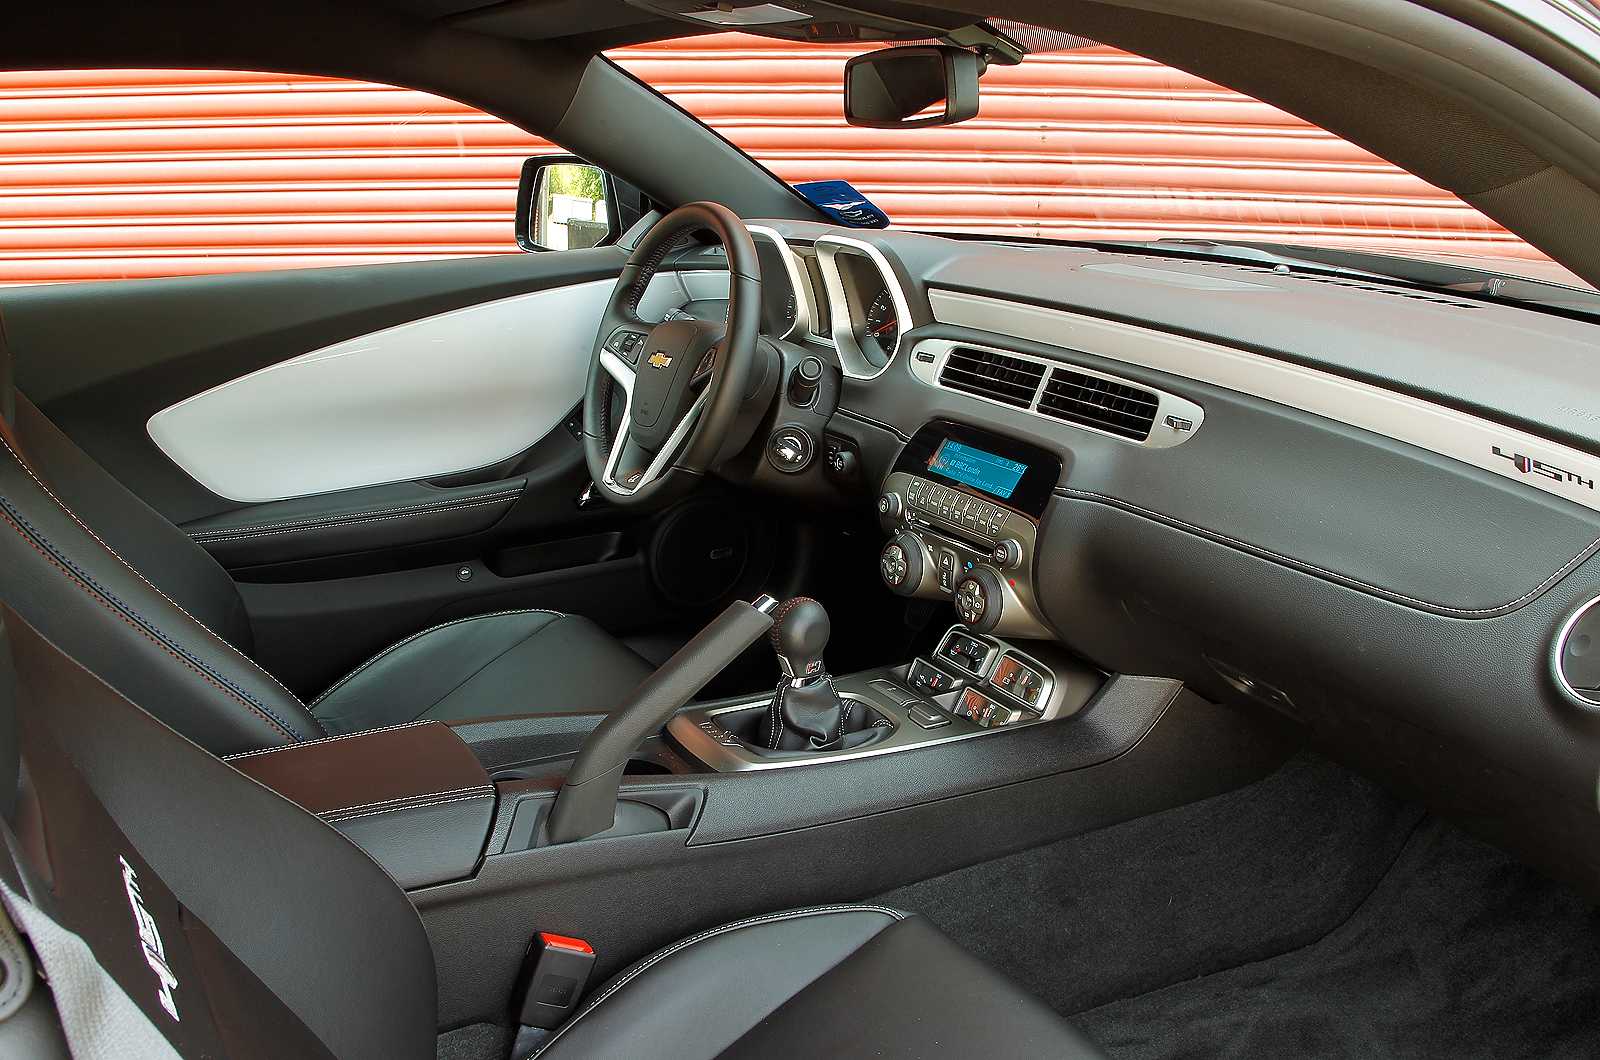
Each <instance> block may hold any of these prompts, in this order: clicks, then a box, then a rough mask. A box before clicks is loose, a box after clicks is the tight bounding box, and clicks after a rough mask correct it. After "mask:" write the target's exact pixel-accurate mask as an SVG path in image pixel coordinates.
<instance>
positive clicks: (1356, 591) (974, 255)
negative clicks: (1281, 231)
mask: <svg viewBox="0 0 1600 1060" xmlns="http://www.w3.org/2000/svg"><path fill="white" fill-rule="evenodd" d="M751 230H752V234H753V235H754V236H755V237H756V239H757V241H758V245H759V246H760V248H761V253H762V262H763V282H764V285H765V286H766V289H767V291H768V294H767V296H766V297H767V299H768V305H769V306H775V305H779V304H781V305H783V306H789V305H792V306H793V307H794V308H793V311H792V313H784V314H777V315H776V316H775V317H773V318H772V319H771V320H770V321H769V327H768V330H767V334H768V336H769V340H770V341H772V342H774V343H775V344H777V345H778V346H780V347H781V348H782V349H783V351H784V365H785V371H788V370H789V366H791V365H794V364H798V363H799V361H800V360H801V359H803V358H806V357H812V358H816V359H818V360H820V361H822V362H823V363H824V364H826V365H827V367H828V369H829V371H830V372H833V373H835V374H836V378H837V382H838V385H837V391H836V394H837V396H836V399H833V400H832V401H831V404H829V406H828V407H826V408H821V407H819V408H814V409H811V410H809V411H808V410H805V409H799V408H793V407H789V406H788V405H786V404H785V405H783V406H782V407H780V408H779V409H778V410H776V412H775V413H774V416H773V420H772V421H771V422H770V424H769V427H770V428H772V429H777V428H779V427H783V426H785V425H789V426H798V427H799V428H800V429H802V430H803V431H808V432H810V433H811V434H812V435H813V436H814V439H813V440H814V442H815V446H814V448H815V451H816V453H817V454H818V457H817V459H816V460H815V461H814V462H812V463H811V464H809V465H808V466H807V467H806V468H804V469H801V470H800V471H795V470H794V469H786V470H783V471H781V472H780V471H778V470H776V469H775V468H773V467H772V466H771V461H770V460H769V461H768V462H767V464H766V465H764V466H761V467H758V468H754V469H747V470H746V472H745V473H744V474H742V475H741V476H740V477H741V478H742V479H743V480H744V481H748V482H750V483H751V484H753V485H756V486H758V487H764V488H770V489H777V490H783V491H786V492H789V493H791V494H795V495H798V496H801V497H803V498H804V499H806V500H808V501H811V502H813V503H817V504H823V505H829V506H833V507H838V508H853V509H855V510H858V511H861V512H863V514H870V515H871V516H873V517H875V518H876V521H877V525H878V528H879V531H880V532H881V534H882V543H883V551H882V553H881V554H880V562H879V575H880V577H881V578H882V579H883V581H884V583H885V586H886V587H887V588H888V589H889V591H892V592H896V593H899V594H901V595H903V596H907V597H909V598H915V599H928V600H940V601H945V602H949V603H950V604H952V605H953V606H954V607H955V609H956V611H957V613H958V616H959V617H960V618H961V619H962V621H963V622H964V623H965V624H966V625H967V626H969V627H971V628H973V629H974V630H976V631H978V632H980V633H982V632H995V633H996V634H997V635H1005V636H1007V637H1013V638H1030V637H1031V638H1037V639H1039V640H1052V641H1059V642H1060V643H1061V644H1063V645H1064V646H1065V647H1066V648H1067V649H1068V650H1070V651H1071V652H1073V653H1075V654H1077V655H1079V656H1080V657H1082V658H1083V659H1085V660H1087V661H1089V662H1090V663H1092V664H1094V665H1095V666H1099V667H1102V668H1104V669H1106V670H1111V671H1115V672H1121V673H1127V674H1147V675H1152V676H1163V677H1176V678H1181V679H1182V680H1184V681H1185V682H1187V683H1188V684H1189V685H1190V686H1191V687H1193V688H1195V689H1196V691H1198V692H1200V693H1201V694H1202V695H1205V696H1206V697H1208V698H1211V699H1213V700H1217V701H1223V702H1228V703H1231V704H1233V705H1235V706H1237V707H1239V708H1240V709H1242V710H1245V711H1247V712H1250V713H1254V714H1256V715H1257V716H1259V717H1261V718H1263V719H1264V720H1267V721H1268V722H1269V723H1270V724H1273V725H1277V726H1281V727H1282V728H1283V730H1284V731H1285V732H1287V733H1291V734H1293V735H1295V736H1296V737H1298V738H1301V739H1303V740H1307V741H1309V742H1311V743H1313V744H1315V745H1317V746H1319V747H1321V748H1322V749H1324V750H1325V751H1327V752H1328V753H1330V754H1333V755H1335V756H1336V757H1341V758H1343V759H1345V760H1347V761H1350V762H1351V763H1352V764H1355V765H1358V766H1360V767H1363V768H1365V769H1367V770H1368V771H1369V772H1374V773H1377V774H1380V775H1383V776H1385V777H1386V778H1387V780H1388V782H1390V783H1391V784H1392V785H1394V786H1396V787H1397V788H1398V790H1401V791H1404V792H1407V793H1409V794H1411V795H1412V797H1414V798H1417V799H1418V800H1419V801H1422V802H1424V803H1425V804H1428V805H1434V806H1443V807H1446V808H1453V809H1454V810H1456V811H1458V816H1459V813H1460V812H1467V813H1470V814H1476V815H1478V816H1479V817H1484V816H1485V815H1487V816H1488V817H1489V818H1494V817H1495V815H1496V814H1501V815H1503V814H1504V813H1505V812H1506V808H1507V807H1513V806H1514V807H1516V808H1517V818H1516V819H1517V820H1518V821H1519V822H1521V823H1520V824H1518V825H1517V826H1516V827H1517V828H1520V829H1521V830H1522V831H1523V832H1525V833H1527V834H1528V835H1538V834H1545V835H1546V836H1549V835H1553V834H1555V831H1559V829H1561V828H1570V821H1568V823H1566V824H1562V825H1560V826H1559V827H1558V826H1557V825H1555V824H1553V823H1550V822H1549V821H1547V822H1546V823H1547V826H1548V827H1546V828H1545V829H1544V830H1543V833H1541V830H1540V829H1538V828H1535V829H1532V830H1531V831H1530V830H1529V829H1528V828H1526V827H1525V825H1526V819H1527V813H1526V811H1527V807H1528V806H1529V805H1533V804H1538V805H1541V806H1544V807H1545V811H1544V812H1546V813H1547V814H1548V816H1549V817H1550V818H1551V820H1552V821H1553V820H1554V819H1555V818H1558V817H1562V815H1564V814H1567V813H1568V811H1570V810H1572V809H1573V808H1574V807H1581V808H1582V809H1583V811H1584V816H1583V820H1584V821H1585V822H1586V824H1585V827H1586V828H1589V827H1590V826H1591V825H1593V824H1594V823H1595V820H1600V818H1595V814H1594V809H1595V799H1596V796H1595V784H1596V777H1597V775H1600V707H1597V706H1596V704H1597V703H1600V691H1596V689H1597V688H1600V678H1597V677H1595V676H1594V673H1600V670H1594V667H1595V665H1596V664H1594V663H1593V662H1592V661H1586V660H1584V659H1581V658H1580V656H1581V655H1582V654H1584V653H1585V652H1587V651H1588V649H1589V645H1590V644H1591V643H1592V640H1591V638H1590V632H1591V627H1593V630H1595V631H1600V606H1591V605H1593V604H1594V601H1595V600H1596V599H1597V598H1600V560H1597V559H1596V558H1595V554H1596V552H1597V551H1600V492H1597V491H1596V488H1595V486H1594V482H1595V479H1596V478H1597V477H1600V457H1597V456H1596V455H1595V454H1597V453H1600V414H1592V413H1591V412H1590V410H1600V374H1597V372H1596V371H1595V369H1594V368H1593V367H1592V366H1593V365H1594V364H1595V363H1597V362H1596V355H1597V354H1600V327H1597V325H1595V324H1592V323H1589V322H1588V321H1585V320H1581V319H1576V318H1574V317H1571V316H1562V315H1557V314H1547V313H1540V312H1536V311H1533V310H1529V309H1525V308H1520V307H1516V306H1513V305H1509V304H1504V303H1496V302H1493V301H1490V300H1483V299H1474V298H1470V297H1466V296H1461V297H1457V296H1455V295H1453V294H1451V293H1450V292H1434V291H1421V290H1418V289H1415V288H1406V287H1403V286H1398V285H1396V286H1389V285H1385V284H1382V283H1379V282H1368V281H1365V280H1362V281H1355V280H1351V279H1348V278H1345V277H1337V276H1331V275H1326V274H1320V273H1317V272H1314V271H1310V270H1307V271H1299V270H1292V271H1290V272H1289V273H1281V272H1274V271H1273V270H1272V269H1271V267H1270V266H1268V267H1261V268H1257V267H1251V266H1246V265H1239V264H1232V263H1221V262H1206V261H1195V260H1178V259H1171V258H1161V257H1152V256H1148V255H1141V254H1136V253H1119V252H1115V251H1112V250H1109V249H1106V250H1093V249H1088V248H1073V247H1059V246H1049V245H1038V246H1034V245H1019V244H1008V243H1003V242H983V241H964V240H955V239H948V238H941V237H937V236H930V235H923V234H918V233H910V232H899V231H874V232H863V231H861V230H843V229H838V228H832V227H828V226H823V225H814V224H806V223H796V222H775V221H774V222H757V223H755V224H753V225H752V226H751ZM696 253H700V252H696ZM676 267H678V268H680V269H681V268H683V267H684V266H683V265H682V264H680V265H678V266H676ZM1594 635H1595V636H1600V632H1595V633H1594ZM1591 670H1593V671H1594V672H1593V673H1591V672H1590V671H1591ZM1464 807H1465V810H1463V808H1464ZM1562 819H1563V820H1566V818H1564V817H1562ZM1509 827H1510V826H1508V828H1509ZM1515 830H1516V829H1511V831H1513V832H1514V831H1515ZM1592 831H1593V833H1594V838H1595V839H1596V844H1595V849H1596V850H1597V851H1600V827H1596V828H1593V829H1592ZM1533 841H1534V840H1532V839H1528V840H1526V842H1533ZM1506 842H1507V843H1508V844H1510V845H1512V846H1513V847H1515V844H1516V842H1521V840H1516V839H1515V836H1513V837H1512V838H1511V839H1508V840H1506ZM1562 849H1563V850H1565V851H1567V853H1566V854H1563V855H1561V856H1569V855H1570V854H1571V844H1570V842H1568V843H1565V845H1564V846H1562ZM1583 856H1584V857H1588V856H1589V855H1587V854H1585V855H1583ZM1546 860H1548V859H1546ZM1596 868H1597V869H1600V854H1597V855H1596Z"/></svg>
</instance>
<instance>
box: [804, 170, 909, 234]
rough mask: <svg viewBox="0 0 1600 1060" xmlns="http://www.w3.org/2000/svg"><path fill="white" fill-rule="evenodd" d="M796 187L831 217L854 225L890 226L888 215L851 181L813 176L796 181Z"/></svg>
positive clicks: (863, 226) (853, 226) (870, 226)
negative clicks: (811, 178)
mask: <svg viewBox="0 0 1600 1060" xmlns="http://www.w3.org/2000/svg"><path fill="white" fill-rule="evenodd" d="M794 190H795V191H798V192H799V193H800V194H801V195H804V196H805V197H806V198H808V199H810V200H811V202H812V203H813V204H814V205H815V206H817V207H818V208H819V209H821V210H822V211H823V212H824V213H826V214H828V215H829V216H830V217H833V218H835V219H836V220H838V221H841V222H843V223H844V224H847V225H850V226H851V227H852V228H888V227H889V215H888V214H886V213H884V212H883V211H882V210H880V209H878V208H877V207H876V206H874V205H872V203H870V202H868V201H867V197H866V196H865V195H863V194H861V193H860V192H859V191H857V190H856V189H854V188H852V187H851V186H850V183H849V182H848V181H844V180H811V181H807V182H806V183H804V184H796V185H795V186H794Z"/></svg>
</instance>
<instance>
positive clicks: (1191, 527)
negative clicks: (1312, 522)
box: [1056, 488, 1600, 618]
mask: <svg viewBox="0 0 1600 1060" xmlns="http://www.w3.org/2000/svg"><path fill="white" fill-rule="evenodd" d="M1056 493H1058V494H1060V495H1061V496H1063V497H1067V498H1069V499H1077V500H1086V501H1091V502H1094V503H1098V504H1104V505H1107V506H1109V507H1112V508H1121V509H1123V510H1124V511H1128V512H1132V513H1134V514H1136V515H1143V516H1147V517H1149V518H1151V519H1154V520H1156V521H1157V522H1162V523H1166V524H1168V525H1169V526H1175V527H1178V528H1179V529H1182V530H1188V531H1192V532H1193V533H1195V534H1197V535H1199V536H1201V537H1205V538H1209V539H1211V540H1213V541H1216V542H1218V543H1220V544H1225V545H1231V546H1233V547H1235V548H1238V549H1240V550H1242V551H1245V552H1250V553H1253V554H1255V555H1257V556H1260V557H1262V558H1263V559H1270V560H1274V561H1276V562H1280V563H1283V564H1285V565H1287V566H1290V567H1295V568H1297V569H1299V570H1303V571H1305V572H1306V573H1309V574H1315V575H1317V576H1318V577H1322V578H1326V579H1328V580H1329V581H1333V582H1337V583H1339V584H1342V585H1345V586H1347V587H1349V588H1353V589H1359V590H1361V591H1364V592H1369V593H1371V594H1373V595H1375V596H1380V597H1384V598H1385V599H1389V600H1393V601H1396V602H1398V603H1404V604H1414V605H1416V606H1417V607H1419V608H1423V609H1425V610H1429V611H1434V612H1437V613H1439V614H1443V615H1449V616H1455V617H1462V618H1498V617H1499V616H1501V615H1505V614H1509V613H1510V612H1512V611H1515V610H1516V609H1517V608H1519V607H1521V606H1522V605H1523V604H1526V603H1528V602H1529V601H1530V600H1532V599H1534V598H1535V597H1537V596H1539V595H1541V594H1542V593H1544V592H1545V590H1547V589H1549V588H1550V587H1551V586H1552V585H1554V584H1556V582H1558V581H1560V580H1561V579H1562V578H1565V577H1566V576H1567V575H1568V574H1570V573H1571V572H1572V571H1573V570H1574V569H1575V568H1577V566H1578V565H1579V564H1581V563H1582V562H1583V561H1584V560H1586V559H1588V558H1589V557H1590V556H1592V555H1594V554H1595V552H1596V551H1600V538H1596V539H1595V540H1594V542H1593V543H1591V544H1590V545H1589V547H1588V548H1586V549H1584V550H1583V551H1582V552H1579V553H1578V554H1577V555H1576V556H1574V557H1573V558H1572V559H1571V560H1569V561H1567V563H1566V564H1565V565H1563V566H1562V567H1561V568H1560V569H1559V570H1557V571H1556V572H1555V573H1554V574H1552V575H1550V577H1548V578H1546V579H1545V580H1544V581H1542V582H1540V583H1539V584H1538V585H1536V586H1534V587H1533V588H1532V589H1530V590H1528V591H1527V592H1526V593H1523V594H1522V595H1521V596H1519V597H1517V598H1516V599H1515V600H1511V601H1509V602H1508V603H1504V604H1500V605H1499V606H1497V607H1485V608H1476V609H1473V608H1462V607H1451V606H1449V605H1448V604H1436V603H1433V602H1432V601H1430V600H1422V599H1418V598H1417V597H1415V596H1407V595H1406V594H1405V593H1400V592H1396V591H1394V590H1393V589H1385V588H1383V587H1382V586H1379V585H1373V584H1372V583H1371V582H1365V581H1362V580H1361V579H1360V578H1354V577H1351V576H1350V575H1348V574H1340V573H1338V572H1337V571H1331V570H1328V569H1327V568H1325V567H1319V566H1317V565H1316V564H1314V563H1307V562H1306V561H1305V560H1300V559H1295V558H1293V557H1292V556H1285V555H1283V554H1282V553H1279V552H1274V551H1272V550H1271V549H1267V548H1262V547H1261V546H1260V545H1253V544H1251V543H1250V542H1248V541H1241V540H1240V539H1238V538H1236V537H1229V536H1228V535H1227V534H1224V533H1220V532H1218V531H1216V530H1208V529H1206V528H1205V527H1203V526H1196V525H1195V524H1193V523H1189V522H1185V521H1184V520H1182V519H1179V518H1177V517H1175V516H1171V515H1163V514H1162V513H1160V512H1155V511H1151V510H1150V509H1149V508H1141V507H1140V506H1139V505H1137V504H1132V503H1130V502H1128V501H1124V500H1121V499H1119V498H1117V497H1108V496H1106V495H1105V494H1102V493H1090V492H1088V491H1086V490H1074V489H1067V488H1058V489H1057V490H1056Z"/></svg>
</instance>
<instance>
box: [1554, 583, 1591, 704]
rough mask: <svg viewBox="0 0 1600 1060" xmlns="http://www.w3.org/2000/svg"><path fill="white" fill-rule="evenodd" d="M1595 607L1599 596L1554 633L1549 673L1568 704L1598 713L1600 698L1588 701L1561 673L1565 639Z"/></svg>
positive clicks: (1581, 606) (1579, 609) (1572, 615)
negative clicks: (1553, 677)
mask: <svg viewBox="0 0 1600 1060" xmlns="http://www.w3.org/2000/svg"><path fill="white" fill-rule="evenodd" d="M1596 606H1600V596H1595V597H1592V598H1590V599H1589V600H1588V601H1586V602H1585V603H1583V604H1582V605H1580V606H1579V607H1578V608H1577V609H1576V610H1575V611H1573V612H1572V614H1570V615H1568V616H1567V620H1566V621H1565V622H1563V623H1561V628H1560V629H1559V630H1557V631H1556V637H1555V640H1554V641H1552V642H1551V644H1550V672H1551V673H1552V674H1553V675H1554V676H1555V679H1556V687H1557V688H1559V689H1561V692H1562V694H1563V695H1565V696H1566V697H1567V699H1568V700H1569V701H1570V702H1572V703H1574V704H1576V705H1577V706H1580V707H1582V708H1583V709H1584V710H1592V711H1600V698H1597V699H1590V698H1589V697H1588V696H1585V695H1584V694H1583V693H1582V692H1579V691H1578V690H1577V689H1576V688H1573V687H1572V684H1571V682H1569V681H1568V680H1567V675H1566V674H1564V673H1562V672H1561V656H1562V654H1563V653H1564V652H1565V650H1566V644H1567V637H1568V636H1570V635H1571V634H1572V627H1573V626H1576V625H1577V624H1578V622H1579V620H1580V619H1582V618H1583V616H1584V615H1587V614H1588V613H1589V612H1590V611H1592V610H1594V608H1595V607H1596ZM1596 695H1597V696H1600V693H1596Z"/></svg>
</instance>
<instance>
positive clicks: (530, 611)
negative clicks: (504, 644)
mask: <svg viewBox="0 0 1600 1060" xmlns="http://www.w3.org/2000/svg"><path fill="white" fill-rule="evenodd" d="M506 615H555V616H556V617H557V618H566V617H568V616H567V615H566V614H564V613H563V612H561V611H551V610H550V609H549V608H546V607H526V608H522V609H521V610H517V611H493V612H490V613H489V614H487V615H469V616H468V617H466V618H456V619H452V620H451V621H449V622H441V623H439V624H438V625H437V626H429V627H428V628H427V629H425V630H423V631H422V632H421V633H413V634H412V635H411V636H409V637H407V638H406V639H405V640H402V641H398V642H396V643H394V644H391V645H389V646H388V647H387V648H385V649H383V650H382V651H380V652H379V653H378V654H376V655H374V656H373V657H372V658H370V659H368V660H367V661H366V662H364V663H362V664H361V665H360V666H358V667H356V668H355V669H354V670H351V671H350V672H349V673H347V674H345V675H344V676H343V677H341V678H339V680H337V681H335V682H334V683H333V685H332V686H331V687H330V688H329V689H328V690H327V691H326V692H324V693H322V695H320V696H318V697H317V698H316V699H314V700H312V701H311V706H310V709H311V710H313V711H315V710H316V709H317V706H318V705H319V704H320V703H321V702H322V701H323V700H325V699H327V698H328V697H329V696H331V695H333V694H334V693H335V692H337V691H339V689H340V688H341V687H343V686H344V685H346V684H348V683H349V682H350V681H351V680H353V679H354V678H355V677H356V676H358V675H359V674H360V673H361V672H362V671H363V670H365V669H367V667H369V666H372V665H374V664H376V663H377V662H378V661H379V660H381V659H382V658H383V657H384V656H386V655H388V654H389V653H390V652H393V651H398V650H400V649H401V648H403V647H405V646H406V645H407V644H410V643H411V642H412V641H414V640H416V639H417V638H418V637H426V636H427V635H428V634H429V633H432V632H434V631H435V630H439V629H444V628H445V627H447V626H456V625H460V624H461V623H463V622H476V621H478V620H479V619H481V618H503V617H504V616H506ZM540 628H543V627H540ZM534 632H535V633H537V632H538V630H535V631H534ZM530 635H531V634H530ZM518 643H519V644H520V643H521V641H518ZM510 650H511V649H510V648H507V649H506V651H510ZM460 687H461V686H460V685H457V686H456V688H460ZM451 691H452V692H453V691H455V689H451ZM427 720H432V719H427ZM367 731H370V730H367Z"/></svg>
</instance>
